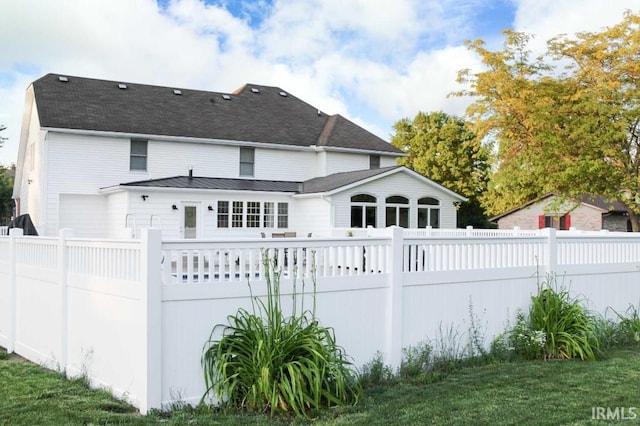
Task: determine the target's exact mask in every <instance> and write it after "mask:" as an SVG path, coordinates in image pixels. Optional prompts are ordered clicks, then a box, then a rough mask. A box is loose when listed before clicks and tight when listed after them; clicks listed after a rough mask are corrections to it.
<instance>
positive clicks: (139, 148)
mask: <svg viewBox="0 0 640 426" xmlns="http://www.w3.org/2000/svg"><path fill="white" fill-rule="evenodd" d="M148 144H149V143H148V141H146V140H141V139H131V145H130V150H129V170H142V171H146V170H147V147H148Z"/></svg>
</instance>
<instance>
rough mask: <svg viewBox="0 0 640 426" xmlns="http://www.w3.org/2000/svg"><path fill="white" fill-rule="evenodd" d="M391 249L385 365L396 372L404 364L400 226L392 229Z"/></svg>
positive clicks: (401, 234)
mask: <svg viewBox="0 0 640 426" xmlns="http://www.w3.org/2000/svg"><path fill="white" fill-rule="evenodd" d="M390 229H391V249H390V251H389V253H388V256H389V258H388V260H387V264H388V265H390V270H389V272H390V274H389V288H388V292H387V303H386V330H385V339H386V341H385V358H386V359H385V364H387V365H389V366H390V367H391V368H392V369H393V370H394V371H395V370H396V369H397V368H399V367H400V363H401V362H402V304H403V303H402V292H403V286H402V281H403V279H402V278H403V275H402V264H403V262H402V257H403V249H404V232H403V229H402V228H400V227H399V226H392V227H391V228H390Z"/></svg>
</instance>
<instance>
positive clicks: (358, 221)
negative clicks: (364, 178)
mask: <svg viewBox="0 0 640 426" xmlns="http://www.w3.org/2000/svg"><path fill="white" fill-rule="evenodd" d="M376 201H377V200H376V197H374V196H373V195H367V194H358V195H354V196H353V197H351V227H352V228H366V227H367V226H373V227H375V226H376V216H377V215H376V211H377V206H376Z"/></svg>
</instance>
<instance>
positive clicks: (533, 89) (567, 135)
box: [457, 13, 640, 230]
mask: <svg viewBox="0 0 640 426" xmlns="http://www.w3.org/2000/svg"><path fill="white" fill-rule="evenodd" d="M529 39H530V36H528V35H526V34H522V33H517V32H513V31H506V32H505V42H504V46H503V49H502V50H500V51H490V50H488V49H487V48H486V47H485V44H484V43H483V42H482V41H481V40H477V41H473V42H468V43H467V46H468V48H469V49H471V50H472V51H474V52H475V53H477V54H478V55H479V56H480V58H481V60H482V62H483V64H484V70H483V71H481V72H477V73H472V72H471V70H463V71H461V72H460V74H459V76H458V77H459V81H460V82H463V83H468V84H469V89H468V90H465V91H460V92H458V93H457V94H458V95H471V96H473V97H474V101H473V103H472V104H471V106H470V107H469V109H468V111H467V112H468V115H469V120H470V121H471V122H472V123H473V125H474V131H475V132H476V133H477V134H478V136H479V137H480V138H483V139H485V140H491V141H493V142H494V143H495V144H496V149H495V151H494V153H495V159H494V160H495V172H494V173H493V175H492V178H491V181H490V184H489V189H488V191H487V193H486V194H485V195H484V196H483V198H482V202H483V204H484V205H485V206H486V207H487V209H488V211H489V212H490V213H501V212H503V211H505V210H507V209H509V208H512V207H515V206H517V205H519V204H521V203H523V202H525V201H528V200H530V199H532V198H534V197H536V196H539V195H542V194H544V193H545V192H549V191H558V192H561V193H564V194H566V195H568V196H571V195H578V194H582V193H591V194H602V195H605V196H608V197H609V198H610V199H611V200H620V201H622V202H624V203H625V204H626V206H627V208H628V209H629V212H630V216H631V219H632V220H631V222H632V226H633V229H634V230H640V226H639V224H638V215H639V214H640V206H639V205H638V201H640V158H638V143H639V140H638V131H639V128H638V123H639V120H640V16H638V15H634V14H632V13H626V14H625V16H624V19H623V20H622V21H621V22H620V23H619V24H617V25H615V26H613V27H611V28H607V29H605V30H603V31H601V32H598V33H579V34H576V35H575V36H574V37H568V36H566V35H562V36H558V37H556V38H554V39H552V40H550V41H549V42H548V50H547V52H546V53H545V54H544V55H541V56H540V57H535V58H532V57H531V53H530V51H529V50H528V48H527V45H528V42H529Z"/></svg>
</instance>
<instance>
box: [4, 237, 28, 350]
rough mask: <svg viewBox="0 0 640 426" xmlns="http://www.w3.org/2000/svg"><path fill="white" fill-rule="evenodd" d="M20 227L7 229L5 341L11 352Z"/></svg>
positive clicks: (16, 308)
mask: <svg viewBox="0 0 640 426" xmlns="http://www.w3.org/2000/svg"><path fill="white" fill-rule="evenodd" d="M23 234H24V233H23V231H22V228H11V229H9V268H10V270H9V333H8V340H9V342H7V352H8V353H13V351H14V350H15V348H16V324H17V318H16V315H17V314H18V307H17V304H18V293H17V289H16V286H17V277H16V263H17V260H18V259H17V256H16V237H21V236H22V235H23Z"/></svg>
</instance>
